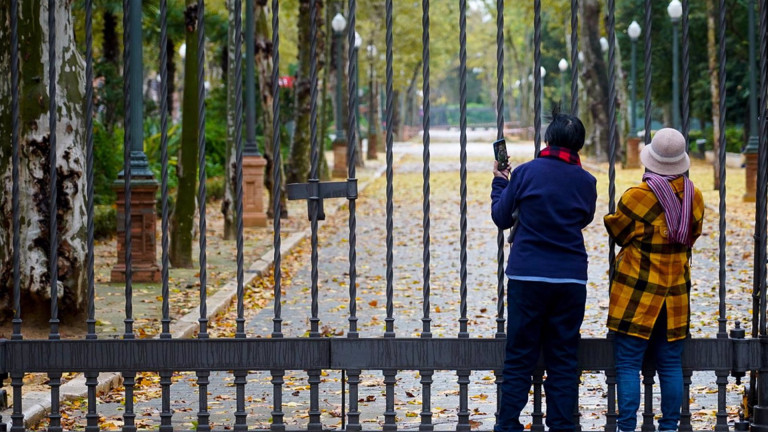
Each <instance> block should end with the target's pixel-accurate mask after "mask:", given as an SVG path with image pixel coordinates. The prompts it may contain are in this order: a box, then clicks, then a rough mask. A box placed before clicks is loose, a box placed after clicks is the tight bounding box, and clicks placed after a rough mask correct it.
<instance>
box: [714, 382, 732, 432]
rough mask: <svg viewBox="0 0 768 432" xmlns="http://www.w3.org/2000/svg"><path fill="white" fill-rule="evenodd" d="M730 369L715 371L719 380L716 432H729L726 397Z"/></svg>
mask: <svg viewBox="0 0 768 432" xmlns="http://www.w3.org/2000/svg"><path fill="white" fill-rule="evenodd" d="M728 374H729V371H728V369H724V370H718V371H715V375H716V376H717V379H716V380H715V382H716V383H717V414H716V417H717V422H716V423H715V432H728V430H729V428H728V411H726V403H725V396H726V394H727V391H728V390H727V388H726V386H727V385H728Z"/></svg>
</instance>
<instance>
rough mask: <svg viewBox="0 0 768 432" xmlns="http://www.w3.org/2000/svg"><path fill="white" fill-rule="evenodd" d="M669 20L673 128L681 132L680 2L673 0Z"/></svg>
mask: <svg viewBox="0 0 768 432" xmlns="http://www.w3.org/2000/svg"><path fill="white" fill-rule="evenodd" d="M667 13H668V14H669V19H670V20H671V21H672V126H674V128H675V129H678V130H680V88H679V85H678V81H679V79H678V70H677V69H678V68H677V63H678V61H677V58H678V56H679V54H678V51H679V46H678V45H679V44H678V40H677V23H678V22H679V21H680V17H681V16H683V5H682V3H680V0H672V1H671V2H669V6H667Z"/></svg>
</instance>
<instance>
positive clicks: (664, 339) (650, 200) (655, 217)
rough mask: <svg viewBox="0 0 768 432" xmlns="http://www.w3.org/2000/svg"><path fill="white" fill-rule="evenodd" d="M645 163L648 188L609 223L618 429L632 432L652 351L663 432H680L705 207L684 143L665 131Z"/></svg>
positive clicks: (632, 191) (646, 152) (623, 202)
mask: <svg viewBox="0 0 768 432" xmlns="http://www.w3.org/2000/svg"><path fill="white" fill-rule="evenodd" d="M640 158H641V160H642V162H643V165H645V167H646V172H645V174H644V175H643V182H642V183H640V184H639V185H637V186H634V187H632V188H629V189H628V190H627V191H626V192H624V194H623V195H622V197H621V199H620V200H619V204H618V206H617V209H616V212H615V213H613V214H609V215H606V216H605V218H604V222H605V227H606V229H607V230H608V234H609V235H610V236H611V238H612V239H613V240H615V242H616V244H618V245H619V246H621V251H620V252H619V254H618V255H617V256H616V261H615V269H614V271H613V274H612V275H611V290H610V306H609V309H608V328H609V329H611V330H613V331H614V332H616V334H615V338H614V354H615V360H616V375H617V385H618V404H619V416H618V420H617V423H618V429H619V431H621V432H629V431H634V430H635V428H636V426H637V409H638V407H639V405H640V376H639V374H640V369H641V367H642V363H643V356H644V355H645V352H646V351H650V353H651V354H652V355H654V357H655V359H656V370H657V371H658V374H659V381H660V384H661V411H662V418H661V419H660V420H659V431H674V430H677V424H678V421H679V420H680V407H681V404H682V398H683V376H682V361H681V358H682V350H683V340H684V339H685V338H686V336H687V335H688V327H689V323H690V308H689V294H690V288H691V267H690V259H691V248H692V246H693V243H694V242H695V241H696V239H697V238H698V237H699V236H700V235H701V229H702V220H703V217H704V200H703V198H702V195H701V191H700V190H699V189H697V188H696V187H694V186H693V183H692V182H691V181H690V179H688V177H686V176H685V175H684V174H685V172H686V171H688V168H689V166H690V159H689V158H688V155H687V154H686V152H685V138H684V137H683V135H682V134H681V133H680V132H678V131H677V130H674V129H661V130H659V131H658V132H656V134H655V135H654V137H653V140H652V141H651V143H650V145H648V146H646V147H645V148H644V149H643V151H642V153H641V155H640Z"/></svg>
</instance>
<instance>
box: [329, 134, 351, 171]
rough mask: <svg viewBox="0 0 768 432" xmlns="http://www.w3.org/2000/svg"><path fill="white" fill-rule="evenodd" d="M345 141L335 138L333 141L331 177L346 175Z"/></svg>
mask: <svg viewBox="0 0 768 432" xmlns="http://www.w3.org/2000/svg"><path fill="white" fill-rule="evenodd" d="M347 174H348V172H347V142H346V141H343V140H336V141H334V142H333V172H332V173H331V177H342V178H346V177H347Z"/></svg>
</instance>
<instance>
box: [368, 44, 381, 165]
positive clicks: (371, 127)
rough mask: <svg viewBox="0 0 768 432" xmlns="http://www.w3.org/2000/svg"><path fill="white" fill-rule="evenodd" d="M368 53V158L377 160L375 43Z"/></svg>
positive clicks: (369, 47) (369, 46) (371, 45)
mask: <svg viewBox="0 0 768 432" xmlns="http://www.w3.org/2000/svg"><path fill="white" fill-rule="evenodd" d="M366 49H367V51H368V60H369V61H370V77H369V78H370V79H369V83H368V96H369V103H368V153H367V157H368V159H376V158H377V154H376V147H377V144H378V130H377V129H378V127H377V126H378V119H377V116H376V115H375V114H376V97H375V96H376V95H375V92H374V88H375V87H374V82H373V66H374V63H373V62H374V60H376V45H374V44H373V42H371V43H370V45H368V47H367V48H366Z"/></svg>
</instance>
